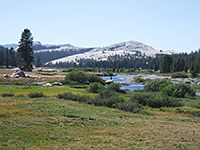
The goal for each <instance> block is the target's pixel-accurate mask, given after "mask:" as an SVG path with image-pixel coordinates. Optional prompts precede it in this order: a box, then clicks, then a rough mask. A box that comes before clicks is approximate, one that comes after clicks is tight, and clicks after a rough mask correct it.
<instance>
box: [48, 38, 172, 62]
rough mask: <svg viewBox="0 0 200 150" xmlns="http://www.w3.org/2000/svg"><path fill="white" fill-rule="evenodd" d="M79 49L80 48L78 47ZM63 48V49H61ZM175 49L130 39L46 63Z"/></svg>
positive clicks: (146, 55)
mask: <svg viewBox="0 0 200 150" xmlns="http://www.w3.org/2000/svg"><path fill="white" fill-rule="evenodd" d="M76 49H78V48H76ZM60 50H61V49H60ZM175 53H176V52H174V51H167V52H163V51H158V50H155V49H154V48H153V47H151V46H148V45H145V44H143V43H141V42H137V41H128V42H121V43H117V44H113V45H110V46H107V47H103V48H101V47H99V48H91V50H90V51H87V52H84V53H81V54H75V55H71V56H67V57H63V58H60V59H56V60H53V61H50V62H47V63H46V64H49V63H50V64H56V63H66V62H69V63H70V62H75V63H78V62H79V61H80V60H81V61H82V60H89V59H91V60H95V61H104V60H108V58H110V57H116V56H118V58H122V57H130V56H131V57H133V56H134V57H136V58H140V57H149V56H150V57H155V56H156V55H161V54H169V55H171V54H175Z"/></svg>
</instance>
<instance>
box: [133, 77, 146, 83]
mask: <svg viewBox="0 0 200 150" xmlns="http://www.w3.org/2000/svg"><path fill="white" fill-rule="evenodd" d="M134 81H135V82H136V83H141V82H144V81H145V80H144V79H142V78H141V77H135V78H134Z"/></svg>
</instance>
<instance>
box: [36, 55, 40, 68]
mask: <svg viewBox="0 0 200 150" xmlns="http://www.w3.org/2000/svg"><path fill="white" fill-rule="evenodd" d="M36 67H40V56H37V60H36Z"/></svg>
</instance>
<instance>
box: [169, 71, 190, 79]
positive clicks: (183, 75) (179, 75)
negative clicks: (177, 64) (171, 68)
mask: <svg viewBox="0 0 200 150" xmlns="http://www.w3.org/2000/svg"><path fill="white" fill-rule="evenodd" d="M171 77H172V78H188V75H187V74H186V73H185V72H175V73H172V75H171Z"/></svg>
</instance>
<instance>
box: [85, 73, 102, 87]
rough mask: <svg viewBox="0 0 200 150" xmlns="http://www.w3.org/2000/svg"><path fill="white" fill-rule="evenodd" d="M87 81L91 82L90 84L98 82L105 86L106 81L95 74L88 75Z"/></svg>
mask: <svg viewBox="0 0 200 150" xmlns="http://www.w3.org/2000/svg"><path fill="white" fill-rule="evenodd" d="M87 80H88V81H89V82H90V83H93V82H98V83H101V84H103V85H104V84H105V81H104V80H103V79H102V78H100V77H99V76H97V75H95V74H88V75H87Z"/></svg>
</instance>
